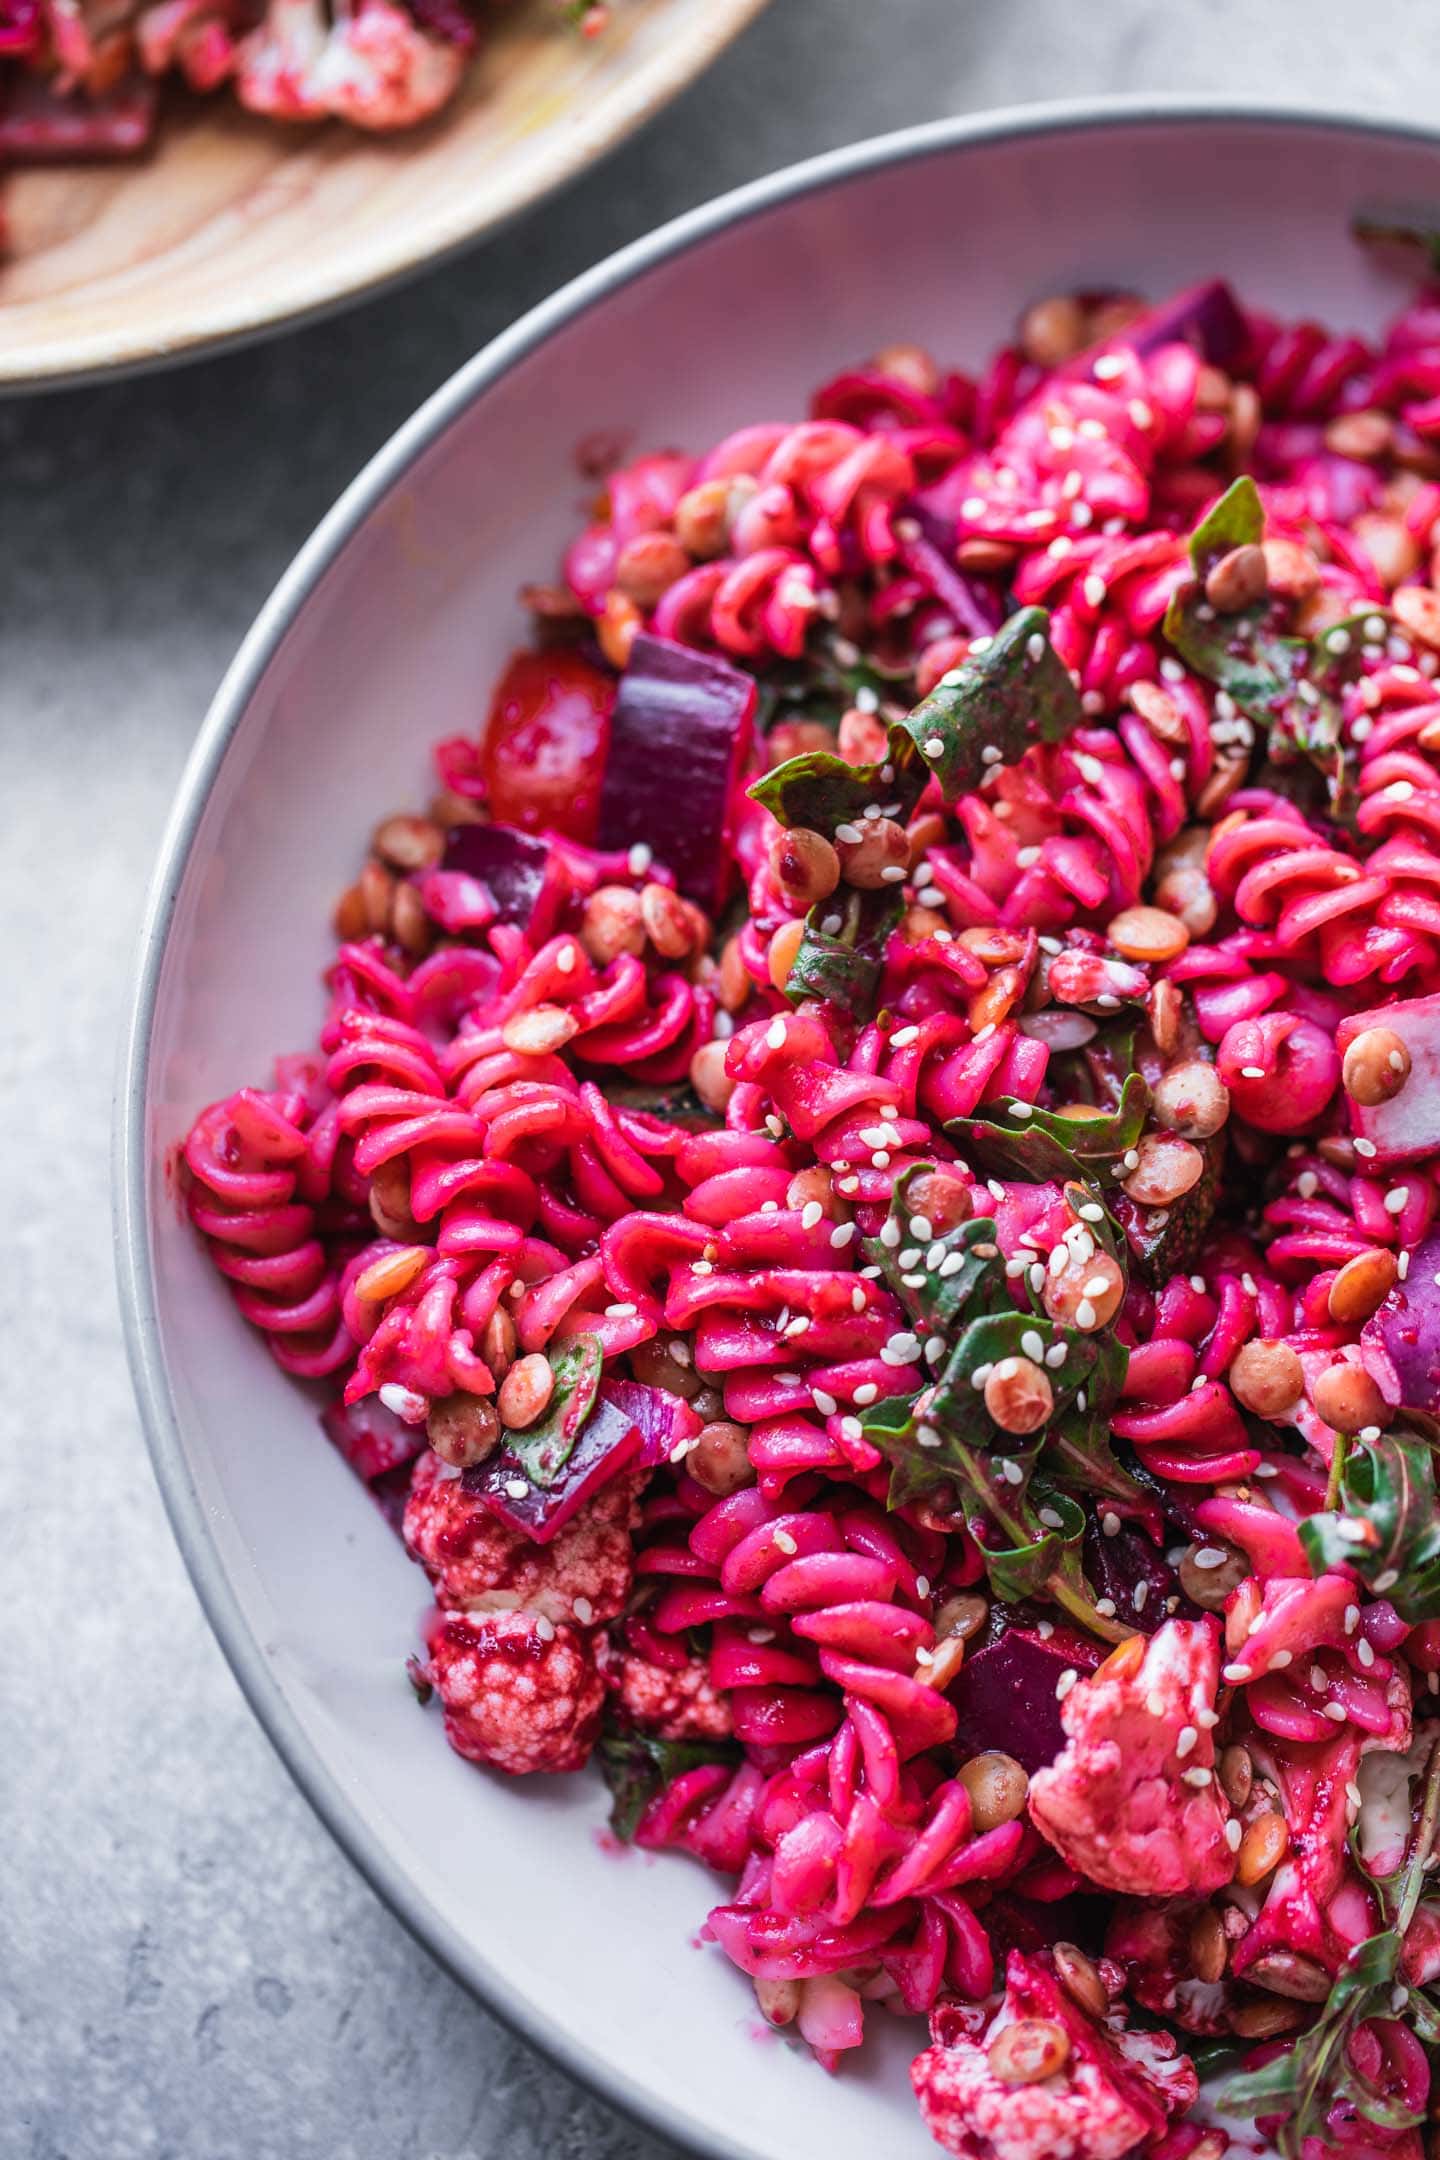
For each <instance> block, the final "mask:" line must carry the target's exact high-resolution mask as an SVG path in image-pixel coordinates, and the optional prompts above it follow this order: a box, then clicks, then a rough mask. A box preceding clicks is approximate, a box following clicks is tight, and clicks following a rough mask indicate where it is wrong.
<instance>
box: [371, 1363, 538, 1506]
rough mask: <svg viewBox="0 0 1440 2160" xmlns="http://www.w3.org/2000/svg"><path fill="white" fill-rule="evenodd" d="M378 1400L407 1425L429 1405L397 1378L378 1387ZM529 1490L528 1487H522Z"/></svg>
mask: <svg viewBox="0 0 1440 2160" xmlns="http://www.w3.org/2000/svg"><path fill="white" fill-rule="evenodd" d="M379 1394H380V1400H381V1402H382V1403H383V1404H384V1405H385V1408H386V1409H387V1410H389V1411H390V1412H391V1413H392V1415H393V1416H395V1417H398V1418H404V1420H405V1422H406V1424H407V1425H416V1424H418V1423H419V1422H420V1420H421V1418H423V1417H424V1415H425V1413H426V1410H427V1409H428V1407H429V1405H428V1404H427V1402H426V1400H425V1397H424V1396H423V1395H420V1394H417V1392H416V1390H415V1389H414V1388H408V1387H402V1386H401V1385H400V1383H399V1381H398V1380H387V1381H386V1383H385V1385H384V1386H383V1387H382V1388H381V1389H380V1391H379ZM524 1490H525V1491H527V1492H528V1491H529V1487H528V1486H526V1487H525V1488H524Z"/></svg>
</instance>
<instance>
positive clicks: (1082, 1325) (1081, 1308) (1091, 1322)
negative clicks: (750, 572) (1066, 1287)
mask: <svg viewBox="0 0 1440 2160" xmlns="http://www.w3.org/2000/svg"><path fill="white" fill-rule="evenodd" d="M1099 1318H1100V1315H1099V1314H1098V1313H1097V1312H1096V1310H1095V1307H1094V1306H1093V1305H1092V1304H1091V1302H1090V1300H1089V1298H1085V1297H1082V1298H1081V1300H1080V1302H1079V1304H1078V1305H1077V1306H1076V1307H1075V1325H1076V1327H1078V1328H1079V1329H1080V1331H1081V1333H1082V1334H1086V1335H1088V1334H1089V1332H1090V1330H1091V1328H1093V1327H1094V1326H1095V1324H1096V1322H1097V1321H1098V1320H1099Z"/></svg>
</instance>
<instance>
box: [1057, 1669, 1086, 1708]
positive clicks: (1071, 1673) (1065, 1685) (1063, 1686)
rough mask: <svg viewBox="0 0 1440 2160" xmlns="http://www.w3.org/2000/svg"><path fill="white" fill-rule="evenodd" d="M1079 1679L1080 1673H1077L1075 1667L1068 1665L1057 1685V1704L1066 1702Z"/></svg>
mask: <svg viewBox="0 0 1440 2160" xmlns="http://www.w3.org/2000/svg"><path fill="white" fill-rule="evenodd" d="M1079 1678H1080V1675H1079V1673H1078V1672H1076V1670H1075V1668H1074V1666H1073V1665H1067V1666H1066V1668H1065V1670H1064V1672H1062V1673H1061V1675H1060V1677H1059V1679H1058V1680H1057V1681H1056V1683H1055V1700H1056V1702H1064V1700H1065V1698H1066V1696H1067V1695H1068V1694H1069V1693H1070V1690H1071V1688H1073V1687H1074V1685H1075V1683H1076V1681H1077V1680H1078V1679H1079Z"/></svg>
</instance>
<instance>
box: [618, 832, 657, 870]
mask: <svg viewBox="0 0 1440 2160" xmlns="http://www.w3.org/2000/svg"><path fill="white" fill-rule="evenodd" d="M654 860H655V850H654V848H652V847H651V846H649V845H648V843H647V842H646V841H644V840H637V841H636V842H635V845H634V846H633V847H632V848H631V849H630V851H629V853H628V854H627V855H626V857H625V863H626V867H627V869H628V870H629V872H630V875H631V877H644V875H645V872H646V871H647V870H648V869H649V868H650V865H651V863H653V862H654Z"/></svg>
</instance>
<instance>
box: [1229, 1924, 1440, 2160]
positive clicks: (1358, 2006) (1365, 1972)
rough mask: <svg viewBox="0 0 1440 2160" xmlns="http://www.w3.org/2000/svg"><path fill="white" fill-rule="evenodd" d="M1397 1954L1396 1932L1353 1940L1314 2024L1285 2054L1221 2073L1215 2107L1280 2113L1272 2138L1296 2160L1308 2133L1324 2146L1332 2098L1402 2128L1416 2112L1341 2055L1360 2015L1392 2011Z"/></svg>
mask: <svg viewBox="0 0 1440 2160" xmlns="http://www.w3.org/2000/svg"><path fill="white" fill-rule="evenodd" d="M1399 1959H1400V1938H1399V1936H1398V1935H1396V1934H1394V1933H1390V1932H1387V1933H1386V1934H1383V1935H1372V1936H1371V1937H1370V1938H1369V1940H1368V1941H1367V1942H1363V1943H1360V1944H1359V1945H1357V1947H1356V1949H1355V1950H1354V1951H1353V1952H1352V1953H1351V1955H1350V1957H1349V1958H1348V1959H1347V1960H1346V1962H1345V1965H1344V1966H1343V1968H1342V1970H1341V1972H1340V1976H1339V1978H1338V1979H1337V1980H1336V1982H1335V1985H1334V1986H1333V1988H1332V1989H1331V1990H1330V1994H1329V1998H1328V2000H1327V2001H1326V2003H1325V2007H1324V2009H1323V2010H1322V2011H1321V2012H1320V2015H1319V2016H1318V2017H1317V2019H1316V2020H1315V2023H1314V2024H1313V2025H1312V2026H1310V2027H1309V2029H1308V2030H1307V2031H1305V2032H1302V2033H1300V2034H1298V2035H1297V2037H1296V2038H1295V2039H1294V2040H1293V2041H1292V2042H1291V2044H1290V2046H1289V2048H1288V2049H1287V2050H1286V2052H1285V2053H1284V2054H1283V2055H1275V2056H1272V2057H1271V2059H1270V2061H1269V2062H1267V2063H1265V2064H1264V2065H1263V2066H1262V2067H1261V2068H1260V2069H1258V2070H1245V2071H1241V2072H1239V2073H1238V2074H1237V2075H1236V2076H1233V2077H1229V2078H1226V2079H1225V2080H1224V2081H1223V2083H1222V2084H1221V2085H1220V2086H1218V2087H1217V2089H1216V2095H1215V2097H1216V2100H1217V2102H1218V2104H1219V2105H1220V2107H1222V2108H1223V2109H1224V2110H1225V2111H1226V2112H1227V2113H1229V2114H1232V2115H1249V2116H1264V2115H1283V2116H1284V2117H1285V2120H1284V2122H1283V2124H1282V2125H1281V2128H1280V2131H1279V2136H1278V2142H1279V2147H1280V2151H1281V2153H1282V2154H1283V2155H1284V2156H1285V2160H1300V2155H1301V2153H1302V2152H1303V2150H1304V2146H1305V2142H1306V2140H1307V2139H1308V2138H1312V2137H1313V2138H1318V2139H1320V2140H1321V2141H1322V2143H1323V2144H1324V2146H1325V2147H1326V2149H1327V2150H1328V2149H1329V2146H1330V2128H1329V2117H1330V2114H1331V2112H1332V2110H1333V2108H1334V2106H1335V2104H1336V2102H1337V2101H1342V2100H1343V2101H1346V2102H1348V2103H1349V2105H1350V2106H1351V2107H1352V2108H1353V2109H1354V2111H1355V2113H1356V2114H1357V2115H1359V2116H1360V2117H1361V2118H1362V2120H1364V2121H1366V2122H1370V2123H1373V2124H1374V2125H1375V2127H1376V2128H1377V2129H1386V2130H1404V2129H1409V2128H1411V2127H1412V2126H1413V2125H1414V2124H1415V2123H1417V2122H1419V2121H1420V2120H1421V2117H1419V2116H1418V2115H1413V2114H1411V2113H1410V2112H1409V2111H1408V2110H1407V2109H1405V2108H1402V2107H1400V2106H1399V2105H1398V2104H1397V2103H1396V2102H1394V2101H1391V2100H1388V2099H1387V2098H1386V2097H1385V2095H1384V2094H1383V2093H1380V2092H1377V2091H1376V2089H1375V2087H1374V2086H1373V2085H1371V2084H1370V2082H1369V2081H1368V2079H1366V2078H1363V2077H1362V2076H1361V2075H1360V2073H1359V2072H1358V2071H1357V2070H1356V2069H1355V2066H1354V2064H1353V2063H1352V2062H1351V2061H1350V2058H1349V2054H1348V2052H1347V2051H1348V2046H1349V2042H1350V2038H1351V2036H1352V2034H1353V2033H1354V2032H1355V2029H1356V2027H1357V2026H1359V2025H1361V2024H1363V2023H1364V2021H1365V2020H1366V2018H1369V2017H1377V2016H1380V2017H1388V2016H1390V2015H1391V2014H1392V2012H1391V2008H1390V1991H1391V1988H1392V1987H1393V1986H1394V1983H1395V1976H1396V1973H1397V1971H1398V1969H1399Z"/></svg>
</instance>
